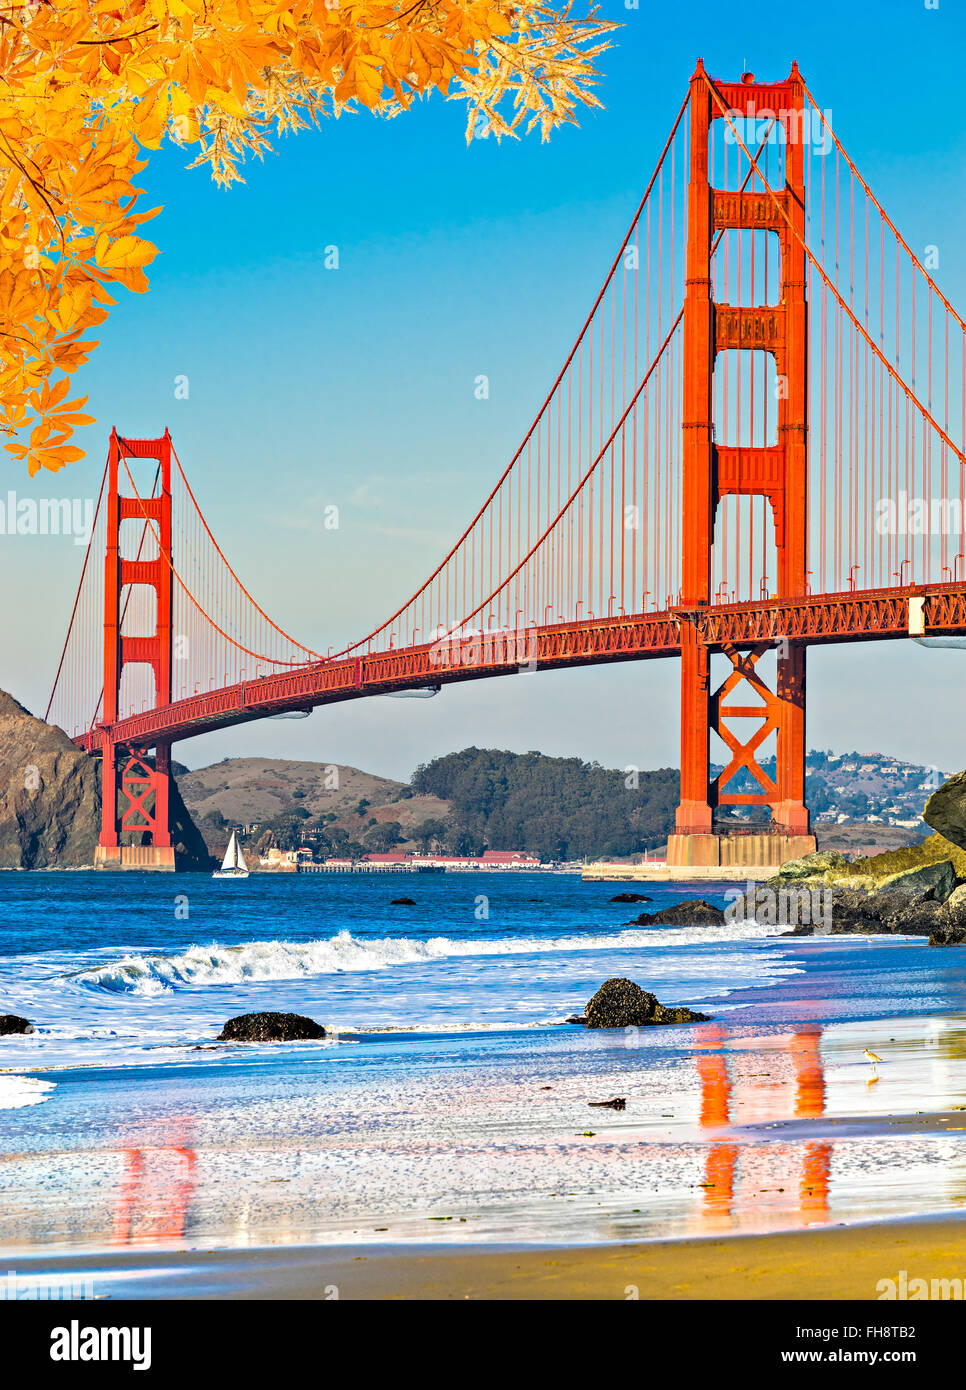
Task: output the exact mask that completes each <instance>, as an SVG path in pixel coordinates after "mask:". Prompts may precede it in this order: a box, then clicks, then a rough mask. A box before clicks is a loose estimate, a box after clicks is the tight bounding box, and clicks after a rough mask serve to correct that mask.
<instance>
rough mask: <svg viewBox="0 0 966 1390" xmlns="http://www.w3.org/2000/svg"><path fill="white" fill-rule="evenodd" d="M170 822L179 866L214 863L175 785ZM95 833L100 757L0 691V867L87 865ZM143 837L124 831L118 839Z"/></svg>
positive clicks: (97, 830) (131, 840)
mask: <svg viewBox="0 0 966 1390" xmlns="http://www.w3.org/2000/svg"><path fill="white" fill-rule="evenodd" d="M170 819H171V839H172V843H173V845H174V847H175V855H176V859H177V863H178V867H179V868H185V869H191V868H202V869H208V868H211V867H212V861H211V859H210V856H209V854H208V850H207V848H206V846H205V842H204V840H203V839H202V838H201V836H200V834H199V833H198V831H197V829H196V828H195V824H194V822H193V821H192V819H191V817H190V815H189V814H188V812H187V810H186V809H185V805H184V802H183V801H182V800H181V796H180V794H179V793H178V789H177V784H176V783H174V782H172V786H171V799H170ZM100 833H101V761H100V759H99V758H92V757H91V756H90V755H89V754H87V753H82V752H81V751H80V749H78V748H75V747H74V744H73V743H72V742H71V740H70V739H69V738H68V737H67V735H66V734H65V733H64V731H63V730H62V729H58V728H57V726H56V725H54V724H45V723H44V721H43V720H42V719H35V718H34V716H33V715H32V714H30V713H28V711H27V710H25V709H24V707H23V705H20V704H18V703H17V701H16V700H15V699H14V698H13V696H12V695H8V694H6V692H5V691H0V869H78V868H90V867H92V866H93V863H94V847H95V845H96V844H97V841H98V839H99V837H100ZM143 838H144V836H143V834H141V833H140V832H137V831H131V832H125V834H124V835H123V836H122V843H124V844H140V843H141V841H142V839H143Z"/></svg>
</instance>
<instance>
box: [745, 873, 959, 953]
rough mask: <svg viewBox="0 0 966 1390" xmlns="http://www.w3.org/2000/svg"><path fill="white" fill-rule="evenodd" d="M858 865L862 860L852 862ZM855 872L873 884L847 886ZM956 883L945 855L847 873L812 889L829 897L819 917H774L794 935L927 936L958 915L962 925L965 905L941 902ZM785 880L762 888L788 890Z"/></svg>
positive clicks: (772, 880) (954, 921) (952, 920)
mask: <svg viewBox="0 0 966 1390" xmlns="http://www.w3.org/2000/svg"><path fill="white" fill-rule="evenodd" d="M860 865H861V861H859V862H858V863H857V864H854V865H852V866H851V867H852V868H857V867H860ZM783 867H784V866H783ZM856 877H859V878H862V877H867V878H868V880H869V882H870V883H872V884H873V885H874V886H873V887H871V888H867V887H858V888H855V887H850V886H847V885H848V884H850V883H852V882H854V881H855V878H856ZM791 882H792V883H793V884H795V885H796V888H795V891H798V885H800V884H801V882H802V880H801V879H800V878H799V879H793V880H792V881H791ZM957 884H958V879H957V877H956V874H955V872H954V870H953V866H952V864H951V862H950V861H949V860H948V859H945V860H940V861H939V862H937V863H931V864H924V865H922V866H920V867H918V868H913V869H907V870H904V871H902V872H899V873H894V874H888V875H886V876H884V877H877V876H875V875H867V876H863V875H849V876H848V877H844V878H843V879H841V880H839V882H838V883H833V884H832V885H831V887H825V888H823V889H820V890H815V889H813V890H811V891H812V893H813V895H814V896H817V897H822V898H823V899H825V897H826V895H827V899H828V900H830V904H829V902H827V901H823V903H822V907H823V912H822V916H821V921H820V922H818V921H816V920H815V915H814V914H813V915H812V917H811V919H810V920H809V919H808V918H804V919H799V918H796V917H794V916H793V915H791V914H787V915H786V917H785V918H780V919H779V920H787V921H788V922H789V923H790V925H791V926H792V934H793V935H796V936H812V935H814V934H815V933H816V932H830V933H831V934H832V935H842V934H845V933H854V934H858V935H863V936H868V935H874V936H928V937H932V936H933V935H934V934H935V933H936V931H937V929H938V928H940V927H944V926H947V925H948V926H951V925H953V924H955V923H956V922H957V921H958V920H959V916H960V915H961V916H962V920H963V925H964V926H966V904H964V903H963V902H962V899H959V900H957V901H958V903H959V904H960V906H958V907H957V908H956V909H955V911H954V912H953V913H950V912H947V907H946V905H947V903H948V902H949V901H950V899H951V898H952V897H953V895H954V893H956V892H957V891H958V888H957ZM787 885H788V880H786V879H784V878H783V877H782V876H781V875H779V877H778V878H777V879H770V880H769V881H768V883H767V884H765V889H766V890H768V889H773V890H774V889H776V888H777V890H778V891H779V892H780V891H781V890H782V889H784V891H785V892H786V894H788V892H789V889H788V887H787ZM759 896H760V893H759ZM749 902H750V895H749ZM829 905H830V908H831V910H830V912H827V911H825V910H824V909H825V908H826V907H827V906H829ZM937 944H944V943H938V942H937Z"/></svg>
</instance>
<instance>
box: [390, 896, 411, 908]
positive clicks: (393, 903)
mask: <svg viewBox="0 0 966 1390" xmlns="http://www.w3.org/2000/svg"><path fill="white" fill-rule="evenodd" d="M389 906H390V907H415V906H416V900H415V898H390V900H389Z"/></svg>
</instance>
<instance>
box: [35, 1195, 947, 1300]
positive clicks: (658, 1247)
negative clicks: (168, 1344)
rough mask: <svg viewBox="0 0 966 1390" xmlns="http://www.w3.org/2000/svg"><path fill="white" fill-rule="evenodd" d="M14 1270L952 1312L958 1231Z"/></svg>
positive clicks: (66, 1276)
mask: <svg viewBox="0 0 966 1390" xmlns="http://www.w3.org/2000/svg"><path fill="white" fill-rule="evenodd" d="M10 1264H11V1266H12V1268H13V1267H15V1269H16V1273H17V1277H18V1278H19V1279H21V1280H23V1281H25V1282H29V1281H32V1280H35V1281H36V1282H37V1283H38V1284H39V1285H43V1284H47V1283H49V1284H51V1285H57V1284H58V1283H63V1282H67V1281H72V1280H84V1281H89V1283H90V1291H91V1292H92V1294H93V1296H94V1297H95V1298H111V1299H118V1298H124V1299H127V1298H145V1299H161V1298H189V1299H329V1300H331V1299H343V1300H344V1299H364V1300H365V1299H371V1300H387V1299H389V1300H392V1299H401V1300H448V1299H455V1300H465V1299H481V1300H503V1299H508V1300H514V1301H516V1300H521V1299H536V1300H549V1299H552V1300H587V1299H590V1300H601V1301H611V1300H627V1299H675V1300H681V1299H684V1300H687V1299H724V1300H742V1299H754V1300H769V1299H780V1300H785V1299H802V1300H832V1299H858V1300H864V1299H875V1300H879V1299H884V1298H889V1297H890V1296H893V1297H894V1296H896V1295H898V1297H899V1298H900V1299H901V1298H902V1291H903V1289H905V1291H906V1297H910V1296H912V1295H915V1294H916V1290H917V1288H920V1289H921V1287H922V1286H916V1285H915V1284H914V1283H913V1281H914V1280H917V1279H922V1280H925V1281H927V1284H928V1285H929V1288H930V1290H933V1287H934V1286H933V1281H937V1284H936V1286H935V1291H934V1292H933V1293H932V1296H933V1297H936V1296H939V1297H942V1296H944V1295H943V1291H942V1288H941V1286H940V1285H939V1283H938V1281H950V1283H949V1286H948V1287H949V1292H947V1293H945V1297H947V1298H948V1297H954V1298H960V1299H961V1298H962V1297H963V1281H964V1279H966V1217H963V1216H952V1217H945V1218H937V1219H934V1220H926V1221H921V1220H912V1221H895V1222H883V1223H879V1224H876V1225H856V1226H840V1227H834V1228H831V1229H826V1230H821V1231H808V1232H801V1231H798V1232H780V1233H775V1234H771V1235H765V1236H732V1237H727V1238H723V1239H715V1238H713V1237H709V1238H706V1239H700V1240H680V1241H654V1242H651V1243H647V1244H636V1245H605V1246H597V1247H577V1248H573V1247H571V1248H569V1249H561V1248H559V1247H543V1248H534V1247H529V1248H521V1247H509V1248H505V1249H495V1250H494V1249H486V1248H483V1247H480V1246H475V1247H465V1248H457V1249H450V1250H441V1249H440V1248H439V1247H438V1246H437V1247H429V1246H424V1245H413V1246H408V1247H402V1246H398V1245H397V1246H391V1247H370V1248H368V1249H367V1250H366V1251H365V1253H361V1252H360V1251H359V1250H358V1248H357V1247H352V1246H350V1247H345V1246H339V1247H330V1248H325V1247H321V1248H320V1247H314V1248H313V1247H295V1248H292V1247H283V1248H278V1247H276V1248H268V1249H257V1250H214V1251H205V1252H197V1251H195V1252H188V1251H156V1252H153V1253H150V1254H149V1253H147V1252H144V1251H126V1252H123V1253H111V1254H107V1255H103V1256H95V1257H90V1258H87V1259H83V1260H78V1259H77V1258H71V1257H63V1258H60V1259H53V1260H51V1259H43V1258H36V1259H33V1258H31V1259H27V1260H17V1261H10ZM889 1281H892V1282H891V1285H890V1282H889ZM893 1286H894V1288H893Z"/></svg>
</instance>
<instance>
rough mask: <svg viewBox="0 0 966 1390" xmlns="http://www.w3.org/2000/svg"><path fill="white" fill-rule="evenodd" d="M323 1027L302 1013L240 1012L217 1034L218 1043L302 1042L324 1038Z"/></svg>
mask: <svg viewBox="0 0 966 1390" xmlns="http://www.w3.org/2000/svg"><path fill="white" fill-rule="evenodd" d="M324 1037H325V1029H324V1028H323V1027H322V1025H321V1024H320V1023H316V1022H315V1020H314V1019H312V1018H305V1017H304V1016H303V1015H302V1014H276V1013H257V1014H239V1015H238V1017H237V1018H230V1019H229V1020H228V1022H227V1023H226V1024H225V1026H224V1028H222V1030H221V1032H220V1033H219V1034H218V1038H217V1041H218V1042H301V1041H303V1040H304V1039H307V1038H324Z"/></svg>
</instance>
